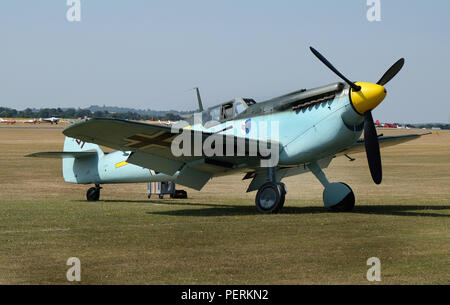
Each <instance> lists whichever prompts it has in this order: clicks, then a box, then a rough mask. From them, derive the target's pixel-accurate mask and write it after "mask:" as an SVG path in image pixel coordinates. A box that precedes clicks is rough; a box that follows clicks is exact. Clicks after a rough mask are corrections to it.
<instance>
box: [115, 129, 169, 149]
mask: <svg viewBox="0 0 450 305" xmlns="http://www.w3.org/2000/svg"><path fill="white" fill-rule="evenodd" d="M176 136H177V134H172V133H167V132H164V131H160V132H158V133H156V134H154V135H144V134H136V135H134V136H131V137H128V138H125V139H124V140H125V141H128V142H130V143H128V144H126V145H125V146H127V147H130V148H137V149H144V148H148V147H150V146H162V147H170V144H171V142H172V139H173V138H175V137H176Z"/></svg>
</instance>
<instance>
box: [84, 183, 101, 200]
mask: <svg viewBox="0 0 450 305" xmlns="http://www.w3.org/2000/svg"><path fill="white" fill-rule="evenodd" d="M100 189H101V187H100V186H99V185H98V184H96V185H95V187H91V188H90V189H88V190H87V192H86V199H87V201H98V200H99V199H100Z"/></svg>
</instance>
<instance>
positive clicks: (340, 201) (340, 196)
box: [308, 162, 355, 212]
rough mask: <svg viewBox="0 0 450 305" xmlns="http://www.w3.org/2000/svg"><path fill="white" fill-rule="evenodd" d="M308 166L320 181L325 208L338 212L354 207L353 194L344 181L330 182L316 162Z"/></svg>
mask: <svg viewBox="0 0 450 305" xmlns="http://www.w3.org/2000/svg"><path fill="white" fill-rule="evenodd" d="M308 168H309V169H310V170H311V172H312V173H313V174H314V176H316V178H317V179H318V180H319V181H320V183H322V185H323V187H324V188H325V189H324V190H323V204H324V205H325V207H326V208H331V209H332V210H334V211H338V212H348V211H351V210H353V208H354V207H355V194H353V191H352V189H351V188H350V187H349V186H348V185H347V184H345V183H342V182H335V183H330V182H329V181H328V179H327V177H326V176H325V174H324V173H323V171H322V169H321V168H320V166H319V165H317V163H316V162H313V163H311V164H309V165H308Z"/></svg>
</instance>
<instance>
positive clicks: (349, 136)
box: [191, 87, 364, 165]
mask: <svg viewBox="0 0 450 305" xmlns="http://www.w3.org/2000/svg"><path fill="white" fill-rule="evenodd" d="M349 90H350V89H349V87H344V88H343V89H342V90H341V91H340V92H337V93H336V94H335V95H334V97H333V98H332V99H328V100H324V101H323V102H317V103H313V104H311V105H309V106H305V107H301V108H299V109H296V110H293V109H292V107H291V108H289V109H286V110H284V111H274V112H272V113H261V114H260V115H252V116H251V117H250V118H247V117H245V112H244V113H243V114H242V116H244V117H242V118H237V119H232V120H227V121H223V122H216V123H215V124H213V125H214V126H213V127H210V128H207V126H208V124H206V126H205V124H204V123H203V124H194V125H193V126H192V127H191V129H194V130H201V131H205V132H210V133H216V132H217V133H219V134H226V135H227V134H228V135H234V136H237V137H245V138H248V139H252V140H259V141H267V140H270V139H271V140H274V141H276V142H278V143H279V147H280V150H279V163H278V164H279V165H298V164H302V163H309V162H313V161H317V160H320V159H322V158H325V157H327V156H330V155H334V154H336V153H337V152H340V151H342V150H343V149H345V148H346V147H349V146H351V145H352V144H353V143H354V142H355V141H356V140H357V139H358V138H359V137H360V136H361V133H362V129H363V120H364V118H363V116H362V115H360V114H359V113H357V112H356V111H355V109H354V108H353V105H352V103H351V101H350V97H349ZM287 98H289V97H288V95H287ZM250 107H255V106H250Z"/></svg>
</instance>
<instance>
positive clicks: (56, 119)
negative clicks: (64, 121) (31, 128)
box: [39, 116, 60, 125]
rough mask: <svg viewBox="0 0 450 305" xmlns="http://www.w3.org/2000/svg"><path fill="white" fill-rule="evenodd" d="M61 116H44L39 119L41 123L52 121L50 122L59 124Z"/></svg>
mask: <svg viewBox="0 0 450 305" xmlns="http://www.w3.org/2000/svg"><path fill="white" fill-rule="evenodd" d="M59 120H60V119H59V118H55V117H53V116H52V117H51V118H46V119H43V118H40V119H39V124H40V123H50V124H52V125H53V124H58V122H59Z"/></svg>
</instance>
